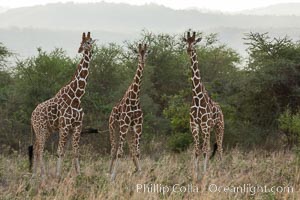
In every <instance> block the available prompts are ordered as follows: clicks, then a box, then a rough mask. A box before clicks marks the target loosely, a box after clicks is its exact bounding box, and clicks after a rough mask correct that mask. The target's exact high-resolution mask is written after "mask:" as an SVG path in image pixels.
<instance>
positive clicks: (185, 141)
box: [168, 133, 193, 153]
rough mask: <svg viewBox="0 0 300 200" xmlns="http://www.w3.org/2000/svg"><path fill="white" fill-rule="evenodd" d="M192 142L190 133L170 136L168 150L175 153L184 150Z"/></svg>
mask: <svg viewBox="0 0 300 200" xmlns="http://www.w3.org/2000/svg"><path fill="white" fill-rule="evenodd" d="M192 142H193V138H192V135H191V133H175V134H174V135H172V136H170V138H169V141H168V148H169V149H170V150H171V151H173V152H176V153H180V152H182V151H184V150H186V149H187V148H188V147H189V146H190V144H191V143H192Z"/></svg>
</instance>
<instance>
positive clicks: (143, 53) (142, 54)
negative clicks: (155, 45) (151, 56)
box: [134, 43, 150, 63]
mask: <svg viewBox="0 0 300 200" xmlns="http://www.w3.org/2000/svg"><path fill="white" fill-rule="evenodd" d="M134 52H135V53H136V54H138V58H139V61H141V62H142V63H144V62H145V60H146V58H147V55H148V53H149V52H150V51H149V50H148V49H147V44H144V45H142V44H141V43H139V46H138V49H137V50H134Z"/></svg>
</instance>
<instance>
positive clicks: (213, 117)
mask: <svg viewBox="0 0 300 200" xmlns="http://www.w3.org/2000/svg"><path fill="white" fill-rule="evenodd" d="M183 40H184V41H185V42H186V43H187V52H188V54H189V56H190V59H191V70H192V78H191V80H192V94H193V100H192V104H191V107H190V129H191V132H192V135H193V138H194V176H195V179H199V177H198V171H199V167H198V161H199V155H200V151H201V149H200V141H199V131H200V130H201V132H202V138H203V146H202V151H203V153H204V163H203V170H204V173H205V172H206V169H207V164H208V154H209V152H210V133H211V131H212V129H213V128H214V129H215V134H216V144H215V150H216V149H217V150H218V153H219V158H220V159H222V153H223V147H222V142H223V135H224V117H223V113H222V110H221V107H220V105H219V104H218V103H216V102H214V101H213V100H212V99H211V98H210V97H209V95H208V93H207V91H206V89H205V87H204V84H203V82H202V80H201V76H200V70H199V67H198V59H197V53H196V49H195V45H196V44H197V43H198V42H200V41H201V38H198V39H196V32H193V35H192V36H191V34H190V32H188V33H187V38H184V39H183ZM215 150H214V153H215ZM214 153H213V155H214Z"/></svg>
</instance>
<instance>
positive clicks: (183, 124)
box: [0, 32, 300, 153]
mask: <svg viewBox="0 0 300 200" xmlns="http://www.w3.org/2000/svg"><path fill="white" fill-rule="evenodd" d="M199 34H202V37H203V40H202V42H201V43H200V44H199V45H198V46H197V53H198V57H199V63H200V71H201V77H202V81H203V82H204V85H205V87H206V89H207V91H208V92H209V94H210V96H211V97H212V98H213V99H214V100H215V101H217V102H219V103H220V105H221V107H222V109H223V112H224V117H225V138H224V140H225V141H224V147H225V148H231V147H235V146H239V147H240V148H243V149H249V148H251V147H255V148H256V147H263V148H273V149H274V148H279V147H286V148H290V147H292V146H294V145H298V144H299V136H300V135H299V134H300V114H299V113H298V109H299V105H300V87H299V85H300V43H299V42H293V41H291V40H290V39H289V38H287V37H285V38H270V37H269V36H268V34H259V33H249V34H247V36H246V38H245V43H247V46H248V50H247V52H248V59H247V62H242V61H241V58H240V55H239V54H238V53H237V52H235V51H234V50H232V49H231V48H230V47H228V46H226V45H223V44H220V43H219V42H218V40H217V38H216V35H214V34H211V35H206V34H203V33H199ZM182 36H183V35H168V34H153V33H150V32H143V33H142V34H141V36H140V39H139V40H136V41H134V42H126V43H124V44H123V45H122V46H120V45H117V44H114V43H112V44H109V45H104V46H96V47H95V49H94V50H93V58H92V62H91V65H90V75H89V79H88V86H87V91H86V94H85V96H84V97H83V99H82V100H83V102H82V104H83V105H82V107H83V108H84V112H85V118H84V128H86V129H87V128H96V129H98V130H99V131H100V132H99V133H91V134H83V135H82V140H81V144H89V145H91V146H92V147H93V148H94V149H95V150H97V151H98V152H100V153H109V150H110V145H109V134H108V132H107V130H108V117H109V114H110V111H111V109H112V107H113V105H114V104H115V103H116V102H117V101H118V100H119V99H120V98H121V97H122V95H123V94H124V92H125V90H126V89H127V87H128V86H129V84H130V83H131V81H132V80H133V76H134V73H135V70H136V67H137V57H136V55H135V54H134V52H133V51H132V50H133V49H134V48H136V46H137V43H138V42H140V41H143V42H146V43H148V45H149V48H150V49H151V54H149V56H148V58H147V60H146V66H145V71H144V75H143V80H142V82H143V83H142V89H141V90H142V91H141V106H142V109H143V110H144V114H145V117H144V126H143V127H144V129H143V135H142V149H143V150H144V152H153V151H160V150H172V151H175V152H178V151H182V150H185V149H186V148H187V147H188V146H189V145H190V144H191V143H192V137H191V133H190V130H189V105H190V103H191V95H192V93H191V82H190V75H191V72H190V61H189V57H188V55H187V52H186V47H185V44H184V42H182V39H181V37H182ZM79 39H80V38H79ZM62 45H63V43H62ZM9 56H11V53H10V51H9V50H8V49H7V48H6V47H5V46H4V45H0V66H1V68H0V151H1V150H3V149H4V148H7V146H9V147H10V148H11V149H15V150H25V148H26V147H27V145H29V144H30V143H31V133H30V116H31V112H32V111H33V109H34V108H35V106H36V105H37V104H38V103H41V102H42V101H45V100H46V99H49V98H51V97H52V96H54V95H55V94H56V92H57V91H58V90H59V89H60V88H61V87H62V86H64V84H66V83H67V82H68V81H69V80H70V79H71V77H72V75H73V73H74V71H75V69H76V67H77V64H78V62H79V59H78V58H75V59H74V58H70V57H68V56H67V55H66V53H65V52H64V50H63V49H55V50H53V51H52V52H45V51H43V50H42V49H38V54H37V56H35V57H30V58H28V59H25V60H21V61H18V62H17V63H16V64H15V66H14V67H13V69H11V68H7V67H6V64H7V59H8V57H9ZM54 135H55V134H54ZM56 135H57V134H56ZM53 137H54V139H53V140H55V136H53ZM212 138H214V137H212ZM53 144H55V143H53ZM50 145H51V143H50ZM48 148H49V147H48Z"/></svg>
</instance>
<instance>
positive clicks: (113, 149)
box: [109, 116, 118, 174]
mask: <svg viewBox="0 0 300 200" xmlns="http://www.w3.org/2000/svg"><path fill="white" fill-rule="evenodd" d="M116 123H117V122H116V120H115V118H114V117H113V116H111V117H110V118H109V133H110V145H111V163H110V167H109V173H110V174H111V173H112V168H113V165H114V161H115V159H116V156H117V144H118V142H117V138H116Z"/></svg>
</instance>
